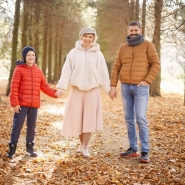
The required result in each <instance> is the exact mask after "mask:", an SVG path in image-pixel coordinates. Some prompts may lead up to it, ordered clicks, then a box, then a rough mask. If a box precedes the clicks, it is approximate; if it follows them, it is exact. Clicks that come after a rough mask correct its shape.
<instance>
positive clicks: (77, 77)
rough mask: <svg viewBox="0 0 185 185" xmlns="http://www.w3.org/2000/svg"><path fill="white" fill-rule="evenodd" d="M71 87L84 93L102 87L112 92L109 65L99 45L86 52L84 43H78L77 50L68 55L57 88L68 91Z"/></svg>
mask: <svg viewBox="0 0 185 185" xmlns="http://www.w3.org/2000/svg"><path fill="white" fill-rule="evenodd" d="M69 85H72V86H75V87H78V88H79V89H80V90H82V91H89V90H91V89H93V88H96V87H100V86H101V87H102V88H103V89H104V90H105V91H106V92H107V93H108V92H109V91H110V80H109V73H108V69H107V65H106V62H105V59H104V56H103V54H102V52H101V51H100V47H99V45H98V44H96V43H94V44H93V45H92V47H91V48H90V49H89V50H88V51H85V50H84V49H83V47H82V42H81V41H77V42H76V44H75V48H73V49H72V50H71V51H70V52H69V53H68V55H67V58H66V61H65V63H64V66H63V68H62V72H61V77H60V80H59V81H58V84H57V86H56V87H57V88H60V89H64V90H66V89H67V88H68V86H69Z"/></svg>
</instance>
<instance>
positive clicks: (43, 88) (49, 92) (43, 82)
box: [40, 71, 57, 98]
mask: <svg viewBox="0 0 185 185" xmlns="http://www.w3.org/2000/svg"><path fill="white" fill-rule="evenodd" d="M41 73H42V71H41ZM40 89H41V91H42V92H43V93H45V94H47V95H48V96H50V97H53V98H57V97H56V96H55V93H56V90H55V89H53V88H51V87H50V86H49V84H48V83H47V81H46V78H45V76H44V74H43V73H42V80H41V85H40Z"/></svg>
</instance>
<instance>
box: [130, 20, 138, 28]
mask: <svg viewBox="0 0 185 185" xmlns="http://www.w3.org/2000/svg"><path fill="white" fill-rule="evenodd" d="M130 26H138V27H139V28H140V29H141V24H140V23H139V22H137V21H131V22H130V23H129V25H128V27H130Z"/></svg>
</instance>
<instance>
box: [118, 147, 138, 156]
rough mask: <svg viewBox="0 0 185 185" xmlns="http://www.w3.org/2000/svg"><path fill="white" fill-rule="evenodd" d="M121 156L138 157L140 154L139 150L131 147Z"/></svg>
mask: <svg viewBox="0 0 185 185" xmlns="http://www.w3.org/2000/svg"><path fill="white" fill-rule="evenodd" d="M120 156H121V157H123V158H130V157H137V156H139V154H138V153H137V151H135V150H133V149H132V148H131V147H130V148H129V149H128V150H127V151H126V152H124V153H120Z"/></svg>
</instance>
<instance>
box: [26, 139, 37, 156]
mask: <svg viewBox="0 0 185 185" xmlns="http://www.w3.org/2000/svg"><path fill="white" fill-rule="evenodd" d="M33 145H34V143H33V142H27V143H26V151H27V154H28V155H30V156H32V157H37V153H36V152H35V151H34V149H33Z"/></svg>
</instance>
